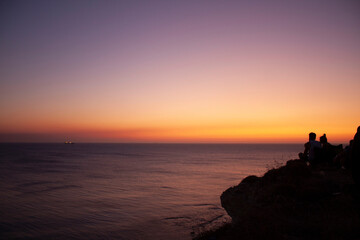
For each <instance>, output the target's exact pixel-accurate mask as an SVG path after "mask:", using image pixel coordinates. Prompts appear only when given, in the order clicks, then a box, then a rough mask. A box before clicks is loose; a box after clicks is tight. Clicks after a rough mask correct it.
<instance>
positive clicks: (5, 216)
mask: <svg viewBox="0 0 360 240" xmlns="http://www.w3.org/2000/svg"><path fill="white" fill-rule="evenodd" d="M300 151H303V145H302V144H85V143H77V144H71V145H70V144H55V143H53V144H50V143H48V144H20V143H18V144H0V191H1V197H0V216H1V217H0V239H124V240H140V239H141V240H144V239H145V240H147V239H157V240H163V239H185V240H186V239H188V240H190V239H192V237H194V236H195V235H197V234H198V233H199V232H201V231H204V230H208V229H211V228H213V227H216V226H219V225H221V224H222V223H224V222H228V221H230V217H229V216H228V215H227V214H226V212H225V211H224V210H223V209H222V208H221V204H220V195H221V193H222V192H223V191H225V190H226V189H227V188H229V187H231V186H234V185H237V184H239V182H240V181H241V180H242V179H243V178H244V177H246V176H248V175H257V176H261V175H263V174H264V173H265V172H266V171H267V170H268V169H271V168H273V167H277V166H280V165H282V164H284V163H285V162H286V161H287V160H289V159H295V158H297V154H298V152H300Z"/></svg>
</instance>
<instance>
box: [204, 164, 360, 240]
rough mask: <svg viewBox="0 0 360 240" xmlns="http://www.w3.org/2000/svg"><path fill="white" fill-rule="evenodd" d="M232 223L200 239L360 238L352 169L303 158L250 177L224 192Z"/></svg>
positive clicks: (224, 203) (224, 200) (356, 194)
mask: <svg viewBox="0 0 360 240" xmlns="http://www.w3.org/2000/svg"><path fill="white" fill-rule="evenodd" d="M221 204H222V206H223V208H224V209H225V210H226V211H227V213H228V214H229V215H230V216H231V218H232V223H231V224H228V225H226V226H224V227H223V228H222V229H221V230H219V231H214V232H212V233H210V234H208V235H206V234H205V235H204V236H203V237H202V238H200V239H360V218H359V195H358V192H357V190H356V187H355V186H354V182H353V179H352V177H351V174H350V172H348V171H346V170H343V169H335V168H332V167H329V166H317V167H316V168H312V167H309V166H307V165H306V163H305V162H303V161H301V160H290V161H288V162H287V164H286V165H285V166H283V167H280V168H278V169H272V170H269V171H268V172H267V173H265V175H264V176H263V177H256V176H249V177H247V178H245V179H243V180H242V182H241V183H240V184H239V185H237V186H235V187H231V188H229V189H227V190H226V191H225V192H223V194H222V195H221Z"/></svg>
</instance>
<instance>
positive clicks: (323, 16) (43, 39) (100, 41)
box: [0, 0, 360, 142]
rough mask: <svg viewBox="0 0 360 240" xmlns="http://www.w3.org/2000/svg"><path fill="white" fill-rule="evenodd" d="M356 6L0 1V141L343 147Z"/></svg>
mask: <svg viewBox="0 0 360 240" xmlns="http://www.w3.org/2000/svg"><path fill="white" fill-rule="evenodd" d="M359 90H360V2H359V1H350V0H336V1H335V0H323V1H320V0H303V1H292V0H288V1H284V0H282V1H280V0H278V1H276V0H275V1H271V0H255V1H254V0H243V1H240V0H239V1H200V0H199V1H196V0H195V1H194V0H193V1H151V0H148V1H130V0H129V1H63V0H61V1H11V0H10V1H1V2H0V141H1V142H58V141H60V142H62V141H65V140H72V141H76V142H304V141H306V140H307V134H308V133H309V132H310V131H314V132H316V133H317V134H318V136H320V135H322V134H323V133H327V136H328V140H329V142H348V140H349V139H351V138H352V137H353V135H354V134H355V132H356V128H357V126H358V125H360V93H359Z"/></svg>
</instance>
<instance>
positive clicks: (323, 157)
mask: <svg viewBox="0 0 360 240" xmlns="http://www.w3.org/2000/svg"><path fill="white" fill-rule="evenodd" d="M304 147H305V149H304V152H303V153H299V157H300V159H302V160H304V161H306V162H309V163H310V165H315V164H317V163H321V162H326V163H330V164H331V163H333V159H334V158H335V156H336V155H337V154H338V153H339V152H341V151H342V145H341V144H340V145H338V146H334V145H332V144H330V143H328V141H327V137H326V134H324V135H322V136H321V137H320V142H319V141H316V134H315V133H313V132H311V133H309V141H308V142H307V143H305V145H304Z"/></svg>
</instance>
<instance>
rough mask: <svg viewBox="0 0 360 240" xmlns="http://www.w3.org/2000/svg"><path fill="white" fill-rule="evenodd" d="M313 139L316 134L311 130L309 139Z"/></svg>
mask: <svg viewBox="0 0 360 240" xmlns="http://www.w3.org/2000/svg"><path fill="white" fill-rule="evenodd" d="M315 139H316V134H315V133H313V132H311V133H309V140H314V141H315Z"/></svg>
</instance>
